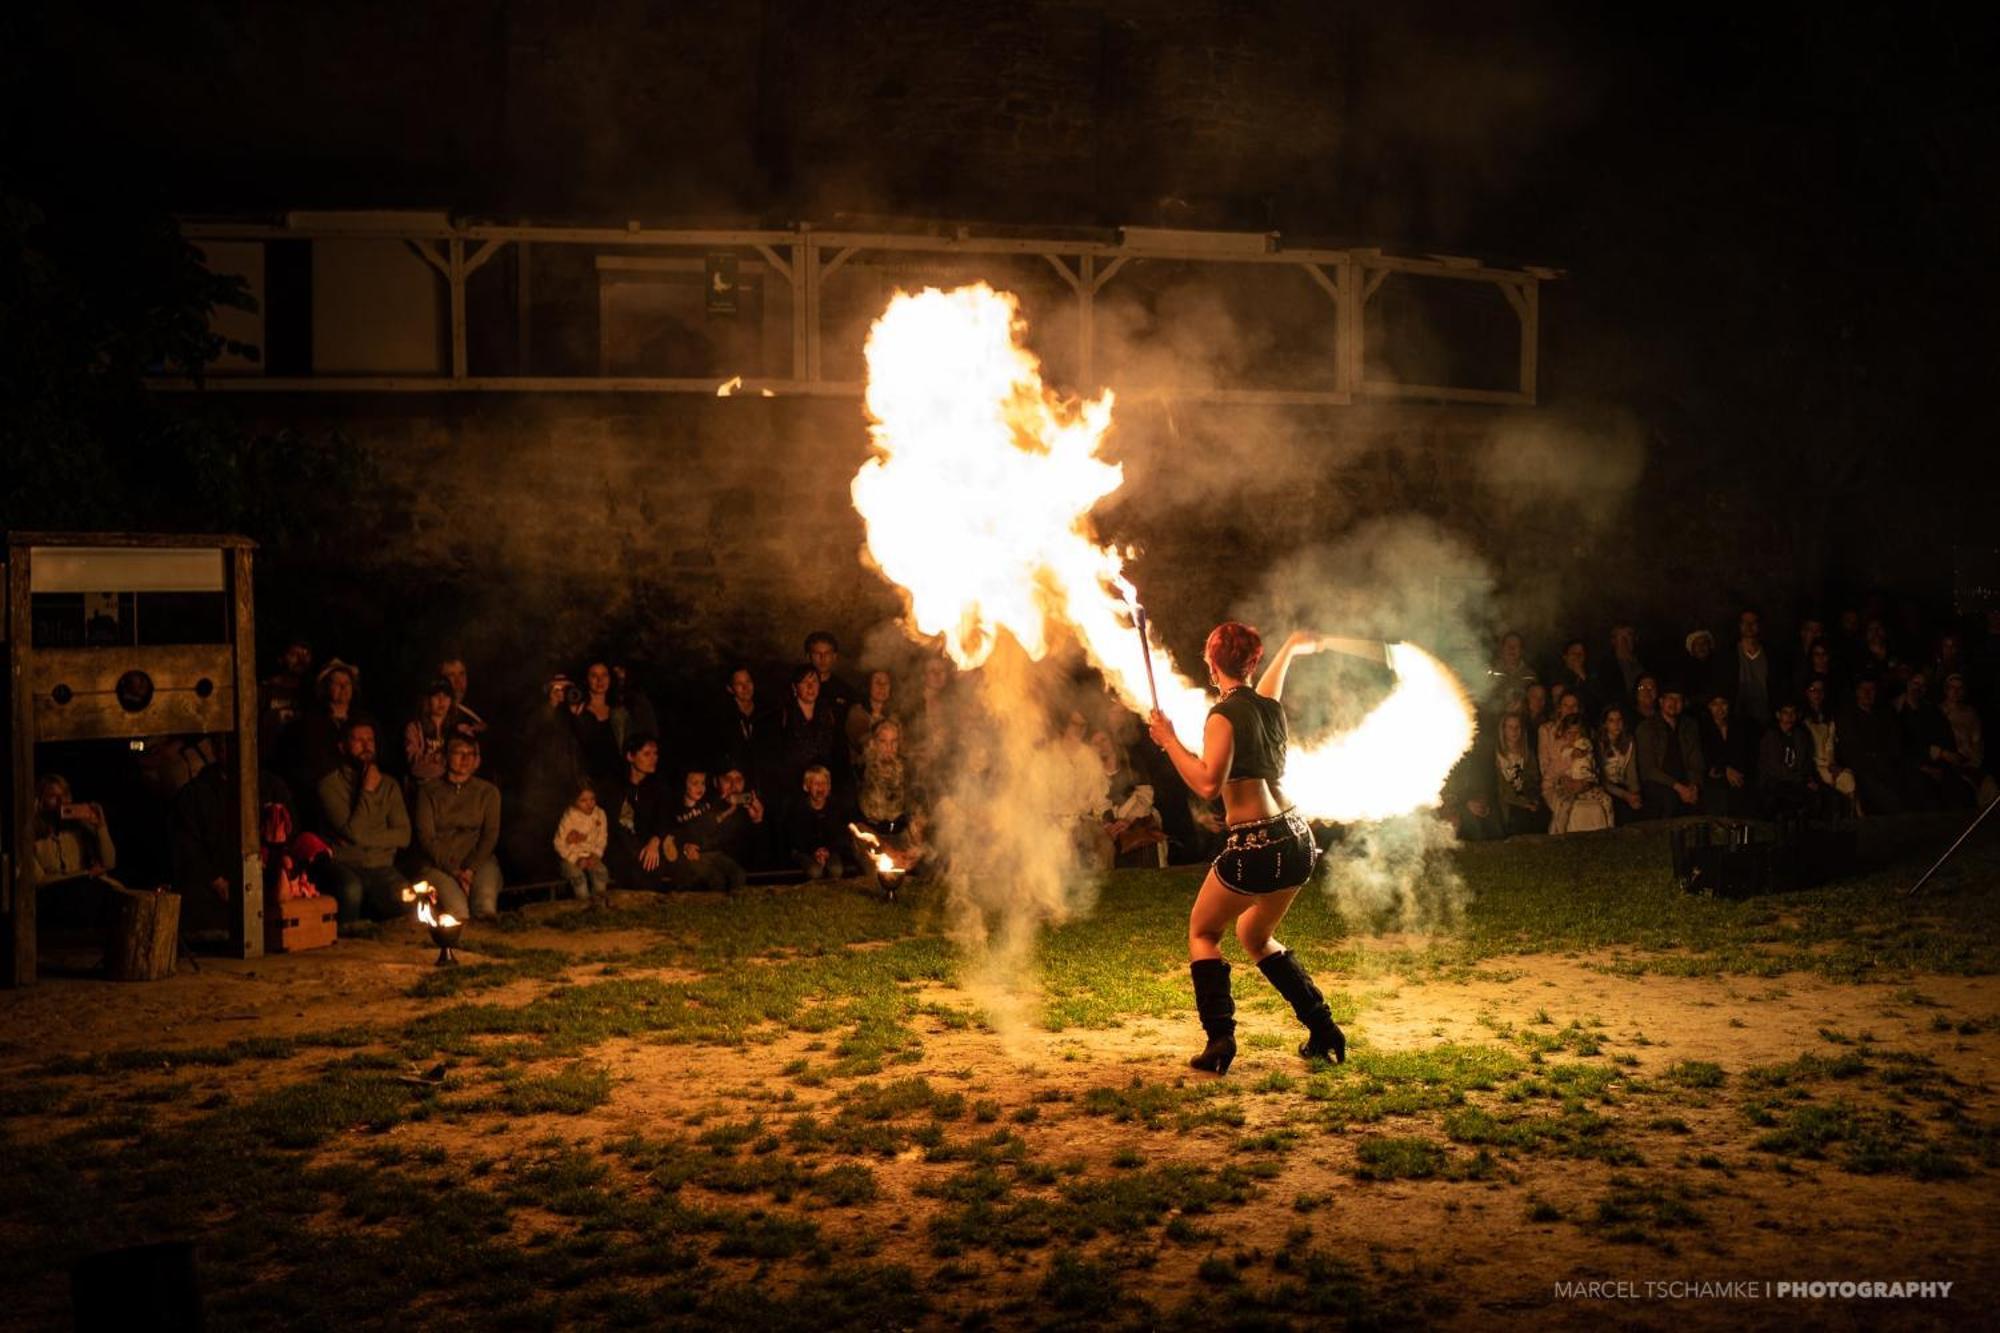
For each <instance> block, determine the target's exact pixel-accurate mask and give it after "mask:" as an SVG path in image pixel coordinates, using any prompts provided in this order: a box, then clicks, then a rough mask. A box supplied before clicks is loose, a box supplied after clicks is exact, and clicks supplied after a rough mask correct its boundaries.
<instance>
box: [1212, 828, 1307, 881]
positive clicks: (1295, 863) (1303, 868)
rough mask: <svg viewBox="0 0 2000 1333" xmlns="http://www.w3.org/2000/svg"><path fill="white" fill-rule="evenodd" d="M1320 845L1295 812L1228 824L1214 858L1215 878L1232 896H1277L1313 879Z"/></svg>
mask: <svg viewBox="0 0 2000 1333" xmlns="http://www.w3.org/2000/svg"><path fill="white" fill-rule="evenodd" d="M1318 861H1319V844H1318V843H1316V842H1314V841H1313V836H1312V830H1311V829H1310V828H1308V827H1306V821H1305V820H1304V819H1302V818H1300V816H1299V815H1298V813H1297V812H1296V811H1293V810H1287V811H1285V813H1283V814H1281V815H1272V816H1271V817H1270V818H1269V819H1259V820H1257V821H1255V822H1254V823H1249V824H1231V825H1230V826H1229V836H1228V837H1227V838H1226V839H1224V840H1223V843H1222V855H1220V856H1218V857H1216V858H1215V877H1216V878H1217V879H1218V880H1220V881H1222V887H1223V888H1225V889H1228V890H1229V891H1230V892H1232V893H1247V894H1259V893H1278V892H1281V891H1282V890H1285V889H1296V888H1297V887H1299V885H1301V884H1303V883H1305V882H1306V881H1307V880H1308V879H1310V878H1312V872H1313V866H1314V865H1316V864H1317V863H1318Z"/></svg>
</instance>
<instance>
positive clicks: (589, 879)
mask: <svg viewBox="0 0 2000 1333" xmlns="http://www.w3.org/2000/svg"><path fill="white" fill-rule="evenodd" d="M610 827H611V826H610V821H608V820H607V819H605V817H604V808H603V807H602V806H600V805H599V804H598V803H597V788H596V787H595V786H593V785H592V784H591V781H590V779H589V778H584V779H582V780H580V781H579V782H578V783H577V786H576V795H575V797H574V798H572V799H571V801H570V803H569V808H568V809H566V810H564V811H563V813H562V819H561V821H560V822H558V823H557V824H556V836H555V849H556V858H557V860H558V862H559V863H560V864H561V866H562V877H563V883H565V884H567V885H569V892H570V896H571V897H572V898H579V899H582V900H583V901H584V902H585V903H587V904H588V905H589V906H591V907H602V906H604V905H605V904H606V903H608V902H609V901H610V899H611V872H610V871H609V870H607V869H606V868H605V865H604V852H605V848H606V847H607V846H608V845H609V843H610V840H611V833H610Z"/></svg>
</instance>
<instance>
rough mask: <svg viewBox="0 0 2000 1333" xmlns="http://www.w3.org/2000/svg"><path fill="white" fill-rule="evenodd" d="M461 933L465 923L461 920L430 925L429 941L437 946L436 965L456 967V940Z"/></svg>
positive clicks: (463, 932) (463, 931)
mask: <svg viewBox="0 0 2000 1333" xmlns="http://www.w3.org/2000/svg"><path fill="white" fill-rule="evenodd" d="M463 934H465V923H464V922H463V921H461V922H458V923H456V924H454V925H449V926H432V927H431V943H432V944H435V945H437V947H438V956H437V965H438V966H439V967H456V966H457V965H458V940H459V936H461V935H463Z"/></svg>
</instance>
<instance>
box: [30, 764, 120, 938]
mask: <svg viewBox="0 0 2000 1333" xmlns="http://www.w3.org/2000/svg"><path fill="white" fill-rule="evenodd" d="M34 839H35V846H34V855H33V857H32V859H31V860H30V861H29V863H28V865H27V866H26V867H25V868H26V870H27V871H28V876H29V879H30V881H31V882H32V883H33V884H34V885H35V911H36V915H37V920H39V921H40V922H42V923H44V924H46V925H50V926H55V927H58V928H79V927H94V926H97V925H100V924H102V923H103V922H104V921H105V920H106V919H107V918H106V916H105V913H106V912H107V911H108V910H109V897H110V895H109V894H108V893H107V892H106V888H107V886H111V887H122V886H120V885H119V884H118V881H117V880H115V879H113V878H111V872H112V871H114V870H116V869H117V868H118V847H117V844H116V843H114V842H113V841H112V839H111V823H110V821H109V820H107V819H106V818H105V817H104V807H103V806H101V805H98V804H97V803H96V802H94V801H90V802H83V801H78V800H77V799H76V798H75V797H74V796H73V795H71V793H70V786H69V779H68V778H66V777H64V776H62V774H60V773H45V774H43V775H42V776H41V777H40V778H38V779H37V780H36V782H35V822H34Z"/></svg>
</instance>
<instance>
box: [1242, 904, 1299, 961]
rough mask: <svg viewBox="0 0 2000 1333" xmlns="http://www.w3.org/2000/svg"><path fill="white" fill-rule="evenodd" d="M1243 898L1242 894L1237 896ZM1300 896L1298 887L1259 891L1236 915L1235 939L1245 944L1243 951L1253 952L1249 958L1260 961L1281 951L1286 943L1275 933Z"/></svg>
mask: <svg viewBox="0 0 2000 1333" xmlns="http://www.w3.org/2000/svg"><path fill="white" fill-rule="evenodd" d="M1237 896H1238V897H1241V895H1237ZM1298 896H1299V891H1298V890H1297V889H1281V890H1279V891H1278V892H1277V893H1260V894H1258V895H1257V896H1256V897H1255V898H1251V899H1249V900H1248V905H1247V906H1245V907H1244V908H1242V909H1241V911H1242V915H1240V916H1238V917H1237V918H1236V942H1237V943H1238V944H1241V945H1242V946H1243V952H1245V953H1247V954H1249V955H1250V961H1251V962H1253V963H1261V962H1263V961H1264V960H1265V959H1266V958H1269V957H1270V956H1271V955H1272V954H1274V953H1282V952H1283V951H1284V948H1285V946H1284V945H1282V944H1280V943H1278V941H1277V939H1276V933H1277V929H1278V923H1279V922H1280V921H1283V920H1284V919H1285V913H1286V912H1288V911H1290V910H1291V906H1292V899H1294V898H1296V897H1298Z"/></svg>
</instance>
